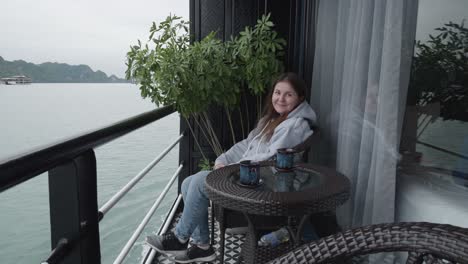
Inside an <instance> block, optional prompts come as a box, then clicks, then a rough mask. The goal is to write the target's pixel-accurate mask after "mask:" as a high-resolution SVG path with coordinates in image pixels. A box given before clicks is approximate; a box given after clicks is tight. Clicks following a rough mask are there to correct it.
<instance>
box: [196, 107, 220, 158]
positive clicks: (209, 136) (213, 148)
mask: <svg viewBox="0 0 468 264" xmlns="http://www.w3.org/2000/svg"><path fill="white" fill-rule="evenodd" d="M194 115H195V118H194V120H195V122H196V123H197V126H198V127H199V128H200V131H201V132H202V134H203V136H204V137H205V140H206V142H208V144H209V145H210V147H211V149H212V150H213V151H214V152H215V154H216V156H219V155H218V153H217V148H216V146H215V143H214V142H213V140H212V139H211V135H207V134H206V133H207V132H208V131H207V128H206V126H205V127H203V126H202V125H201V124H200V122H198V118H200V120H203V117H201V116H199V115H198V114H194Z"/></svg>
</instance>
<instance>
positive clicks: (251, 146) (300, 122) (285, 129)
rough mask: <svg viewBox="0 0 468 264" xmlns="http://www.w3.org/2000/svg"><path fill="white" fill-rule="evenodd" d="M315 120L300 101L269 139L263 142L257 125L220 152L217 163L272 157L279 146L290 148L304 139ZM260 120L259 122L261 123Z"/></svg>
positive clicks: (308, 109) (309, 132)
mask: <svg viewBox="0 0 468 264" xmlns="http://www.w3.org/2000/svg"><path fill="white" fill-rule="evenodd" d="M315 122H316V114H315V112H314V110H313V109H312V107H310V105H309V104H308V103H307V102H305V101H304V102H302V103H301V104H300V105H298V106H297V107H296V109H294V110H293V111H292V112H290V113H289V114H288V117H287V118H286V120H284V121H283V122H281V124H279V125H278V126H277V127H276V128H275V131H274V132H273V135H272V136H271V139H270V141H268V142H265V140H264V138H263V137H264V135H262V131H260V129H259V128H258V126H257V127H256V128H255V129H254V130H252V132H250V134H249V136H248V137H247V138H246V139H244V140H242V141H240V142H238V143H237V144H235V145H234V146H232V147H231V148H230V149H229V150H228V151H226V152H225V153H223V154H221V156H219V157H218V158H217V159H216V161H215V166H216V165H218V164H224V165H228V164H232V163H237V162H240V161H242V160H253V161H263V160H267V159H269V158H271V157H273V156H274V155H275V154H276V151H277V150H278V149H280V148H291V147H294V146H296V145H298V144H300V143H302V142H303V141H304V140H306V139H307V138H308V137H309V136H310V135H312V133H313V131H312V129H311V125H313V124H314V123H315ZM261 123H262V121H260V122H259V124H261Z"/></svg>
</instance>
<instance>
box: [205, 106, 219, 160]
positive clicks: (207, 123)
mask: <svg viewBox="0 0 468 264" xmlns="http://www.w3.org/2000/svg"><path fill="white" fill-rule="evenodd" d="M202 114H203V115H204V116H205V118H204V121H205V122H206V127H207V129H208V130H209V131H210V132H211V135H212V139H213V141H215V145H216V146H217V147H218V154H217V155H218V156H219V155H221V154H222V153H223V150H222V147H221V144H220V143H219V139H218V137H217V136H216V133H215V131H214V129H213V124H211V121H210V119H209V118H208V114H207V113H206V112H203V113H202Z"/></svg>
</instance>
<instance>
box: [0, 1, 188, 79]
mask: <svg viewBox="0 0 468 264" xmlns="http://www.w3.org/2000/svg"><path fill="white" fill-rule="evenodd" d="M169 13H173V14H174V13H175V14H176V15H178V16H182V17H184V18H186V19H187V20H188V17H189V1H188V0H170V1H168V0H131V1H130V0H93V1H92V0H78V1H77V0H73V1H72V0H7V1H2V4H1V7H0V56H2V57H3V58H4V59H5V60H8V61H12V60H19V59H22V60H25V61H28V62H33V63H43V62H48V61H50V62H60V63H67V64H71V65H78V64H86V65H89V66H90V67H91V68H92V69H93V70H94V71H96V70H101V71H103V72H105V73H106V74H107V75H111V74H115V75H117V76H118V77H124V75H125V69H126V67H125V55H126V53H127V51H128V50H129V46H130V45H131V44H135V43H137V40H138V39H140V40H146V39H147V37H148V35H149V34H148V32H149V28H150V26H151V22H152V21H156V22H160V21H162V20H163V19H165V18H166V16H167V15H169Z"/></svg>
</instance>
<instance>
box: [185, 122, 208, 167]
mask: <svg viewBox="0 0 468 264" xmlns="http://www.w3.org/2000/svg"><path fill="white" fill-rule="evenodd" d="M184 119H185V122H186V123H187V125H188V127H189V129H190V132H191V134H192V137H193V139H194V140H195V143H196V145H197V147H198V150H200V153H201V154H202V156H203V158H204V159H207V158H206V156H205V153H204V152H203V150H202V148H201V146H200V143H198V140H197V137H196V136H195V133H194V132H193V129H192V126H191V125H190V122H189V120H188V119H187V118H186V117H184Z"/></svg>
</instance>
